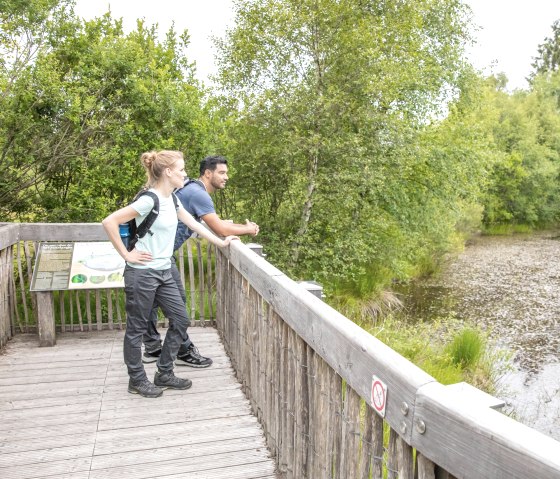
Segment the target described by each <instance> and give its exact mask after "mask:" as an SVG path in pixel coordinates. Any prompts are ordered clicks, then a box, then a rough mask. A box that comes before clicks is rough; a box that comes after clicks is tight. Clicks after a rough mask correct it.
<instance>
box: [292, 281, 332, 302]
mask: <svg viewBox="0 0 560 479" xmlns="http://www.w3.org/2000/svg"><path fill="white" fill-rule="evenodd" d="M298 284H300V285H301V286H303V287H304V288H305V289H306V290H307V291H309V292H310V293H311V294H312V295H314V296H317V297H318V298H319V299H323V298H324V297H325V295H324V294H323V286H322V285H320V284H319V283H317V282H315V281H298Z"/></svg>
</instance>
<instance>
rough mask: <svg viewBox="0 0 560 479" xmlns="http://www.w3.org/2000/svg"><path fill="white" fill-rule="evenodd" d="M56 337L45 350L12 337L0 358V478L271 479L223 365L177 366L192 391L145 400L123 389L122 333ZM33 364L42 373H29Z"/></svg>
mask: <svg viewBox="0 0 560 479" xmlns="http://www.w3.org/2000/svg"><path fill="white" fill-rule="evenodd" d="M255 319H256V317H255V315H254V314H253V316H252V321H255ZM249 324H250V323H249ZM193 329H194V331H193V334H192V336H193V338H194V339H195V340H196V341H197V344H201V343H200V342H199V341H198V340H199V339H200V340H201V341H202V344H206V345H210V344H211V343H210V342H211V341H212V338H213V341H214V342H213V345H212V347H211V348H210V349H213V350H215V351H220V350H221V353H219V357H221V358H224V359H223V360H222V359H220V361H225V360H226V359H227V357H226V356H225V353H224V351H223V346H222V345H221V344H220V343H219V338H218V335H217V333H216V331H215V330H212V329H211V328H205V330H204V331H205V332H204V334H200V335H198V334H197V333H196V328H193ZM59 336H60V338H59V339H60V340H59V341H58V344H57V345H56V346H55V347H54V348H49V350H45V349H43V348H41V349H39V348H38V347H37V345H36V342H35V339H34V335H25V337H24V338H22V337H21V336H18V337H17V338H16V339H15V341H13V342H11V343H10V344H8V346H7V347H6V354H4V355H0V422H1V423H2V425H3V428H2V430H1V431H0V477H2V479H4V478H6V477H8V478H14V479H15V478H18V479H19V478H24V479H31V478H37V479H38V478H47V477H48V478H49V479H50V478H52V477H56V478H57V479H61V478H66V479H70V478H71V477H76V478H78V477H79V478H81V477H82V476H81V473H82V472H86V473H87V474H86V475H85V476H83V477H84V478H86V477H87V478H88V479H90V478H95V477H103V478H105V477H120V478H126V477H134V478H137V477H138V478H141V477H153V476H154V471H157V475H158V476H169V477H181V478H184V477H189V476H190V477H213V478H218V477H224V478H225V477H227V478H228V479H232V478H235V477H239V478H240V479H241V478H247V477H254V478H258V477H271V478H273V477H275V472H274V471H275V465H274V461H272V460H271V458H270V456H269V452H268V449H267V447H266V444H265V441H264V436H263V431H262V429H261V428H260V427H259V424H258V422H257V421H256V419H255V418H254V417H253V416H252V414H251V410H250V406H249V401H248V400H247V398H246V397H244V396H243V395H242V394H241V391H240V386H239V383H238V382H237V381H236V380H235V377H234V374H233V370H232V368H231V365H230V364H229V365H228V364H224V365H223V366H222V367H214V366H212V367H211V368H207V369H204V370H191V369H190V368H178V370H179V372H177V374H178V375H182V373H183V372H185V373H187V370H188V375H189V377H193V381H194V382H193V387H192V388H191V389H189V390H188V391H169V390H168V391H165V393H164V395H163V396H162V397H161V398H158V399H157V400H147V399H145V398H142V397H140V396H137V395H132V394H129V393H128V392H127V388H126V385H127V382H128V375H127V373H126V369H125V368H124V366H123V365H122V336H123V332H122V331H116V330H115V331H101V332H92V333H89V334H87V335H86V334H71V333H65V334H60V335H59ZM86 337H87V338H92V339H91V342H90V340H89V339H85V338H86ZM96 338H97V339H96ZM12 345H13V347H12ZM96 348H101V349H99V350H98V351H96ZM76 356H78V359H76ZM88 357H97V358H98V359H96V360H95V363H92V362H91V361H87V360H85V358H88ZM23 358H28V359H27V363H26V364H22V361H21V360H22V359H23ZM47 358H56V361H55V363H56V364H57V365H58V366H54V363H51V362H50V361H49V360H48V359H47ZM34 362H35V365H36V363H37V362H39V363H41V364H43V363H44V362H46V365H47V364H48V367H46V368H44V369H43V368H41V371H37V370H36V368H35V369H34V368H33V363H34ZM10 369H11V377H12V381H11V382H10V376H9V374H8V373H9V372H10ZM147 370H148V371H149V374H151V373H153V371H154V370H155V366H153V365H147ZM14 381H15V382H16V383H18V384H13V382H14ZM148 403H150V404H148ZM193 405H196V406H195V407H193ZM154 407H157V409H154ZM61 412H63V413H62V414H60V413H61ZM146 438H153V439H154V440H153V441H152V440H146ZM90 469H91V473H90ZM139 471H141V472H139Z"/></svg>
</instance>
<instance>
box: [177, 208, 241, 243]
mask: <svg viewBox="0 0 560 479" xmlns="http://www.w3.org/2000/svg"><path fill="white" fill-rule="evenodd" d="M177 216H178V217H179V219H180V220H181V221H182V222H183V223H185V224H186V225H187V226H188V227H189V228H190V229H191V230H193V231H196V232H197V233H198V234H199V235H200V236H202V237H203V238H205V239H207V240H208V241H210V242H211V243H212V244H215V245H216V246H222V247H223V246H227V245H228V244H229V243H230V241H231V240H236V239H237V240H238V239H239V238H238V237H237V236H226V237H225V238H224V239H223V240H222V239H220V238H218V237H217V236H216V235H215V234H213V233H212V232H211V231H210V230H208V229H206V228H205V227H204V226H202V224H200V223H199V222H198V221H196V220H195V219H194V218H193V216H192V215H191V214H190V213H189V212H188V211H187V210H185V209H184V208H180V209H179V211H178V213H177Z"/></svg>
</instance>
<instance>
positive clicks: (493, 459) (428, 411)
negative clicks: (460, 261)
mask: <svg viewBox="0 0 560 479" xmlns="http://www.w3.org/2000/svg"><path fill="white" fill-rule="evenodd" d="M222 253H223V255H224V259H227V261H228V264H227V268H229V269H227V274H226V271H225V270H224V268H225V267H226V266H225V265H224V264H222V267H221V269H220V270H219V271H218V274H219V275H220V277H221V281H222V282H224V283H225V284H228V281H230V282H231V281H232V278H231V275H232V273H233V270H235V271H238V272H239V273H240V274H241V275H242V279H241V287H240V288H239V287H237V289H236V288H235V287H234V286H233V285H232V284H228V287H227V288H225V291H223V290H224V288H223V287H222V288H220V287H219V288H218V291H223V294H224V295H229V297H227V296H224V297H222V298H221V299H220V300H219V301H218V304H219V305H220V304H222V302H225V303H226V304H225V308H226V310H225V311H224V310H222V311H221V314H220V315H219V317H220V318H222V315H223V321H228V320H233V321H239V322H240V324H239V328H238V329H241V330H243V329H245V331H247V330H249V331H250V330H251V329H254V328H258V327H260V324H259V320H258V319H257V318H258V316H259V314H260V316H261V318H262V317H264V312H261V313H259V311H260V309H261V308H262V304H261V303H262V302H264V303H265V308H268V307H270V308H271V309H272V311H273V313H274V315H277V316H278V317H279V318H281V321H282V322H283V323H284V324H285V325H286V326H287V327H288V328H290V329H292V330H293V331H294V332H295V334H296V335H297V336H298V337H299V338H301V339H302V340H303V341H304V342H305V343H306V345H307V346H309V347H310V348H311V349H312V350H313V353H315V354H318V355H319V356H320V357H321V358H322V360H324V361H325V362H326V363H327V364H328V366H329V367H330V368H332V370H334V371H335V372H336V374H338V375H339V376H340V377H341V378H342V381H343V382H345V383H346V384H347V385H348V386H350V387H351V388H352V390H353V391H355V392H356V393H357V394H358V396H359V397H360V398H361V400H362V403H363V402H365V403H366V404H367V405H368V406H369V407H371V406H372V404H371V386H372V375H375V376H377V377H379V378H381V380H382V381H383V382H384V383H385V384H386V386H387V399H386V400H387V404H386V413H385V417H384V421H385V422H386V423H387V424H388V425H389V427H390V428H391V430H393V431H395V432H396V433H397V434H398V435H399V437H400V439H402V440H404V441H405V442H406V444H408V445H409V446H411V447H413V448H415V449H416V450H417V452H418V453H419V454H421V455H422V456H424V457H425V458H428V459H429V460H431V461H433V462H434V463H435V464H437V465H438V466H439V467H441V468H444V469H445V470H446V471H448V472H449V473H451V474H453V475H455V476H456V477H479V478H490V477H508V478H520V479H521V478H527V477H560V442H557V441H555V440H554V439H552V438H550V437H548V436H545V435H544V434H541V433H539V432H537V431H535V430H533V429H531V428H529V427H526V426H524V425H522V424H520V423H518V422H516V421H515V420H513V419H511V418H509V417H507V416H505V415H503V414H501V413H500V412H498V411H495V410H493V409H489V408H484V407H482V406H479V405H477V404H466V403H464V402H462V401H461V400H460V399H458V398H457V395H456V394H454V393H453V392H451V391H449V390H448V389H447V388H446V387H444V386H443V385H441V384H439V383H438V382H437V381H435V380H434V378H432V377H431V376H429V375H428V374H426V373H425V372H423V371H422V370H421V369H419V368H417V367H416V366H414V365H413V364H412V363H410V362H409V361H408V360H406V359H405V358H403V357H401V356H400V355H398V354H397V353H396V352H395V351H393V350H391V349H390V348H389V347H388V346H386V345H385V344H383V343H381V342H380V341H379V340H377V339H376V338H375V337H373V336H372V335H370V334H369V333H367V332H366V331H364V330H362V329H361V328H360V327H358V326H357V325H356V324H354V323H353V322H352V321H350V320H348V319H347V318H345V317H344V316H342V315H341V314H340V313H338V312H337V311H335V310H334V309H332V308H331V307H330V306H328V305H327V304H325V303H323V302H322V301H321V300H319V299H318V298H316V297H315V296H314V295H312V294H310V293H308V292H307V291H305V290H304V289H303V288H302V287H301V286H300V285H298V284H297V283H296V282H294V281H292V280H291V279H290V278H288V277H287V276H286V275H285V274H283V273H282V272H281V271H280V270H278V269H276V268H275V267H273V266H272V265H271V264H270V263H268V262H267V261H266V260H265V259H264V258H261V257H260V256H258V255H256V254H254V253H253V252H251V251H250V250H248V249H247V248H246V247H245V246H244V245H242V244H240V243H233V244H232V245H231V246H230V248H229V249H227V250H223V251H222ZM225 284H224V286H225ZM249 291H250V292H249ZM253 291H254V293H253V294H255V295H257V296H258V299H256V300H255V299H253V300H252V301H250V300H249V298H250V297H251V294H252V293H251V292H253ZM236 304H241V306H240V308H241V309H237V310H236V313H237V316H238V318H234V317H233V316H232V315H231V314H228V311H227V308H228V307H229V308H235V307H236V306H235V305H236ZM260 304H261V305H260ZM244 308H248V311H245V310H244ZM267 314H269V315H270V314H271V313H267ZM244 321H248V322H247V323H245V322H244ZM218 325H219V327H220V329H221V330H222V331H223V334H224V336H225V337H224V340H225V342H226V344H235V345H238V344H240V343H241V342H243V341H249V346H247V347H248V348H249V349H251V350H252V351H257V352H258V351H261V352H262V353H263V354H264V353H266V354H268V352H267V351H266V350H267V349H270V348H271V347H272V348H273V347H274V346H270V345H269V346H267V347H265V348H262V347H260V346H259V345H258V339H256V338H252V337H250V336H245V337H244V338H240V337H233V336H232V335H236V334H240V332H239V331H236V330H235V328H229V327H228V325H227V324H223V323H222V322H221V321H220V322H218ZM241 334H243V331H241ZM228 335H230V337H228ZM252 341H255V343H254V344H253V343H252ZM287 346H288V344H283V347H287ZM230 352H231V354H233V355H234V356H235V355H237V354H238V351H230ZM313 353H312V354H313ZM306 357H307V358H309V357H310V356H309V352H308V353H307V356H306ZM261 359H262V360H264V359H263V358H261ZM242 361H243V358H238V360H237V361H236V363H237V364H238V365H239V364H240V363H242ZM241 368H243V365H242V364H241ZM251 378H252V375H251V374H248V375H244V376H243V380H244V381H246V382H247V383H248V389H249V390H252V389H254V388H255V384H250V381H251ZM307 381H310V380H309V378H307ZM287 397H289V394H288V396H287ZM269 399H270V398H269ZM285 399H286V398H285V397H284V398H283V400H285ZM300 399H301V398H300ZM256 407H257V409H263V410H265V409H266V408H267V407H272V406H270V405H267V404H264V403H260V404H257V405H256ZM287 407H288V408H290V407H291V408H297V407H298V406H297V405H296V404H292V405H288V406H287ZM311 407H312V406H311ZM341 414H344V413H343V412H341ZM262 416H263V418H265V419H266V417H267V414H264V413H263V414H262ZM306 421H311V419H310V418H307V419H306ZM265 427H266V426H265ZM308 427H309V426H308ZM269 433H270V434H272V432H271V431H269ZM283 440H288V438H281V437H277V438H273V441H272V443H273V444H278V442H282V441H283ZM313 447H316V446H315V445H314V446H313ZM276 452H277V454H279V455H281V454H282V449H281V448H279V449H278V448H277V451H276ZM359 456H360V454H357V455H356V457H359ZM411 456H412V454H411ZM402 459H403V457H401V460H402ZM409 461H410V462H412V457H410V458H409ZM281 463H282V459H280V460H279V464H281ZM405 469H406V468H405ZM410 470H411V468H410V467H408V471H410ZM288 473H289V470H288ZM401 474H404V475H401ZM288 475H289V474H288ZM294 477H297V476H294ZM308 477H313V476H312V475H311V476H308ZM333 477H344V476H343V475H340V476H333ZM399 477H408V474H407V471H406V470H404V471H400V473H399Z"/></svg>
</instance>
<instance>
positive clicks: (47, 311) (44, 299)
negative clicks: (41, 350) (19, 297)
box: [36, 291, 56, 347]
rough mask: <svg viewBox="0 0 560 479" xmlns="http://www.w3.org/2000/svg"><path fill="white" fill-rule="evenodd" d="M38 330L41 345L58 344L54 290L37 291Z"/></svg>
mask: <svg viewBox="0 0 560 479" xmlns="http://www.w3.org/2000/svg"><path fill="white" fill-rule="evenodd" d="M36 294H37V330H38V333H39V346H41V347H42V346H54V345H55V344H56V329H55V321H54V305H53V293H52V291H37V293H36Z"/></svg>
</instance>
